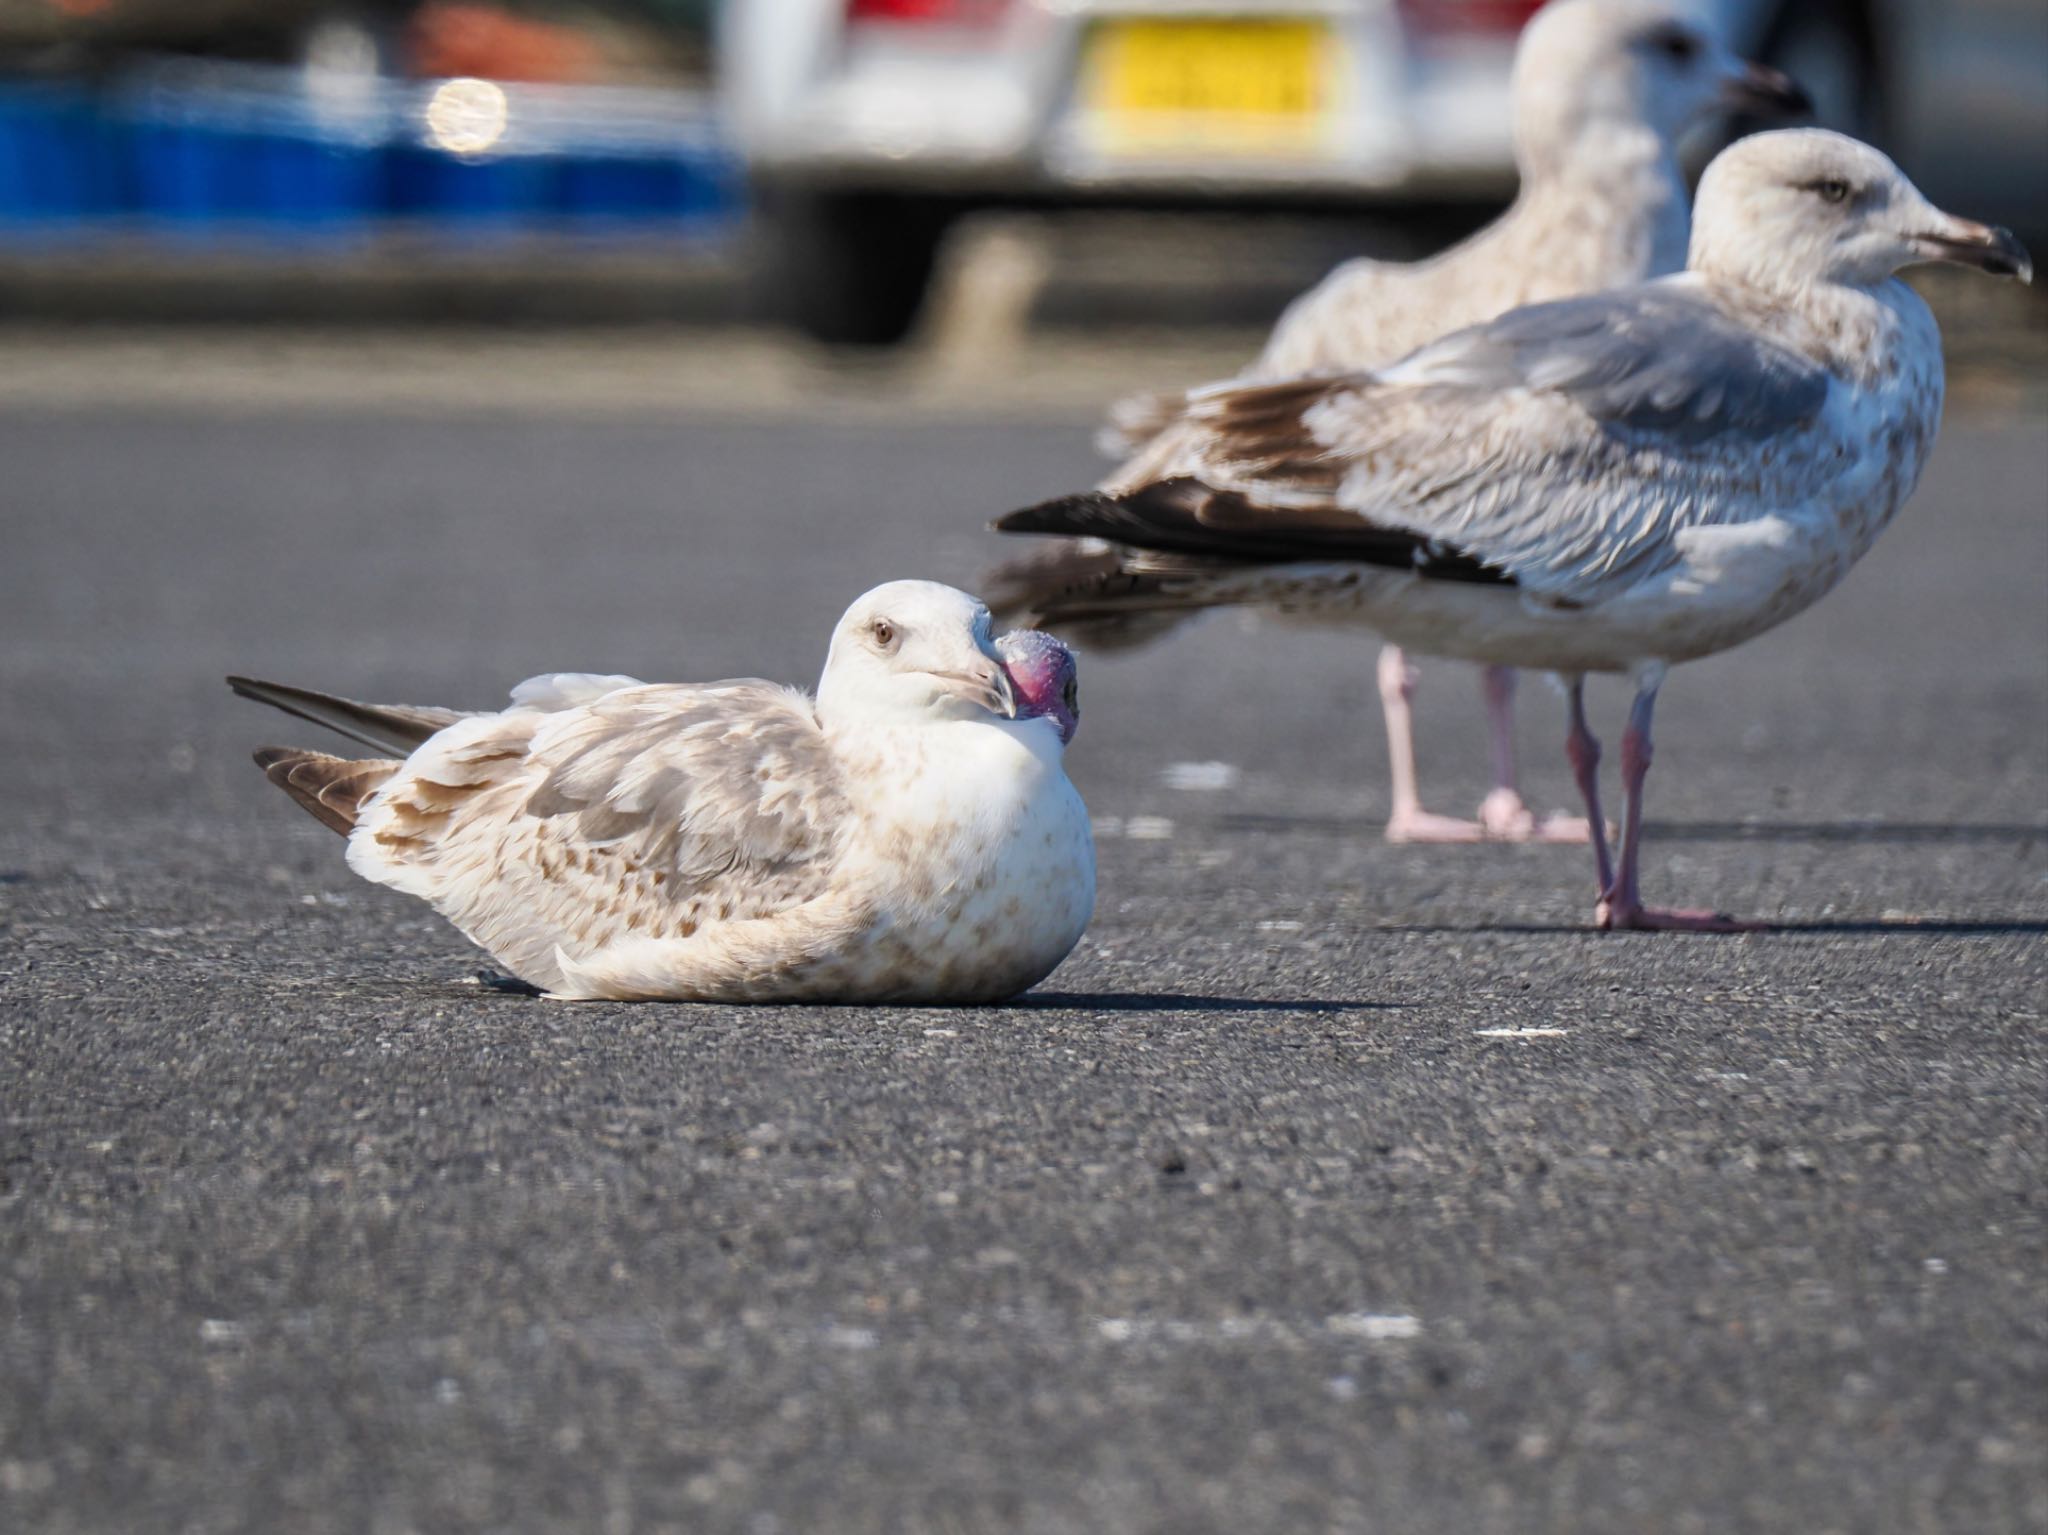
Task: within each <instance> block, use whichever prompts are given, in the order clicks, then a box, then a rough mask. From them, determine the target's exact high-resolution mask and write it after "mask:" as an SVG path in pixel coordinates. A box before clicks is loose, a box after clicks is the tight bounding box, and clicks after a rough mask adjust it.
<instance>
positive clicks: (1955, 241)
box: [1913, 214, 2034, 283]
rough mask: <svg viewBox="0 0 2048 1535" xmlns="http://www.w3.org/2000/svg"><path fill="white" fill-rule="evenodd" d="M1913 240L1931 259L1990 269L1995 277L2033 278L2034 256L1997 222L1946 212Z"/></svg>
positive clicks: (1983, 270)
mask: <svg viewBox="0 0 2048 1535" xmlns="http://www.w3.org/2000/svg"><path fill="white" fill-rule="evenodd" d="M1913 243H1914V245H1915V246H1917V247H1918V248H1919V251H1920V254H1921V255H1923V256H1925V257H1926V258H1927V259H1928V260H1929V261H1953V262H1955V263H1956V264H1957V265H1959V266H1973V267H1975V268H1977V270H1978V271H1980V272H1989V273H1990V274H1991V275H1992V276H1993V277H2017V278H2018V279H2019V280H2020V281H2021V282H2024V283H2030V282H2032V281H2033V280H2034V258H2033V257H2032V256H2029V255H2028V254H2027V248H2026V247H2025V246H2024V245H2022V244H2020V242H2019V241H2018V240H2017V239H2016V238H2015V237H2014V236H2013V232H2012V231H2011V230H2010V229H2000V228H1999V227H1998V226H1997V225H1996V224H1979V223H1975V222H1973V221H1972V220H1970V219H1958V218H1950V217H1948V216H1947V215H1945V214H1944V215H1942V216H1941V221H1940V223H1939V224H1938V225H1936V227H1935V228H1933V229H1931V230H1927V231H1925V232H1924V233H1921V234H1917V235H1915V236H1914V237H1913Z"/></svg>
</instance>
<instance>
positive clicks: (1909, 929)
mask: <svg viewBox="0 0 2048 1535" xmlns="http://www.w3.org/2000/svg"><path fill="white" fill-rule="evenodd" d="M1372 931H1373V932H1376V933H1415V934H1452V933H1463V934H1467V935H1470V934H1474V933H1513V934H1519V935H1524V936H1529V935H1540V936H1569V935H1582V936H1586V937H1600V938H1627V937H1631V936H1642V937H1649V936H1655V937H1659V938H1665V937H1669V936H1672V935H1669V934H1662V933H1659V934H1655V935H1651V934H1640V935H1631V934H1627V933H1605V932H1602V931H1601V930H1600V929H1599V928H1596V927H1594V926H1592V925H1591V924H1590V923H1584V922H1579V923H1572V922H1390V923H1387V924H1386V925H1385V926H1382V927H1375V928H1373V929H1372ZM1801 933H1811V934H1835V935H1838V936H1844V935H1846V936H1855V935H1858V934H1864V935H1882V936H1885V937H1919V938H1994V937H1999V936H2004V935H2012V934H2048V921H2032V920H2027V919H2022V918H2009V919H2008V918H1996V917H1994V918H1983V919H1967V920H1963V919H1952V918H1945V917H1925V918H1921V917H1893V918H1883V917H1868V918H1862V917H1858V918H1844V919H1841V920H1833V919H1820V920H1816V921H1811V922H1808V921H1801V920H1797V919H1787V920H1785V921H1781V922H1773V921H1770V920H1768V919H1756V920H1755V923H1754V925H1753V926H1751V927H1746V928H1743V929H1742V930H1741V931H1739V932H1733V933H1694V934H1690V935H1686V934H1680V935H1677V936H1680V937H1685V936H1691V937H1695V938H1743V937H1755V936H1758V935H1764V936H1769V935H1771V934H1780V935H1785V936H1797V935H1798V934H1801Z"/></svg>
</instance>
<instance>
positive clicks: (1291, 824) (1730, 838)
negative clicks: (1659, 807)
mask: <svg viewBox="0 0 2048 1535" xmlns="http://www.w3.org/2000/svg"><path fill="white" fill-rule="evenodd" d="M1214 824H1215V826H1216V829H1217V830H1219V831H1270V832H1305V833H1308V834H1311V835H1314V836H1332V835H1355V834H1358V833H1361V832H1377V831H1378V830H1379V824H1378V822H1377V821H1375V820H1374V819H1373V818H1372V817H1370V816H1367V815H1358V816H1317V815H1270V814H1263V813H1260V812H1257V811H1243V812H1235V811H1233V812H1229V813H1226V814H1224V815H1220V816H1218V817H1217V818H1216V820H1215V823H1214ZM1643 836H1644V838H1645V839H1646V840H1648V841H1651V842H1879V843H1882V842H2024V841H2027V840H2029V839H2032V838H2037V837H2048V826H2030V825H2027V824H2026V823H2024V822H2017V821H2015V822H1997V821H1992V822H1981V821H1979V822H1971V821H1947V822H1943V821H1645V822H1644V823H1643ZM1462 845H1467V846H1472V847H1485V846H1490V845H1491V844H1488V843H1479V842H1475V843H1470V844H1462ZM1559 845H1560V846H1562V845H1564V844H1559Z"/></svg>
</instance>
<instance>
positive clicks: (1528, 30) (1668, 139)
mask: <svg viewBox="0 0 2048 1535" xmlns="http://www.w3.org/2000/svg"><path fill="white" fill-rule="evenodd" d="M1514 110H1515V137H1516V142H1517V144H1518V145H1519V146H1520V148H1521V149H1522V151H1523V153H1524V154H1525V155H1529V156H1534V157H1537V158H1539V159H1541V158H1544V157H1546V156H1565V155H1582V154H1587V153H1592V154H1597V153H1598V152H1599V150H1600V148H1601V146H1602V143H1603V141H1605V140H1611V139H1612V136H1613V135H1614V134H1615V133H1616V132H1617V131H1621V132H1627V131H1628V130H1639V129H1643V128H1647V129H1649V130H1650V131H1651V132H1653V133H1655V134H1656V135H1657V136H1658V137H1659V138H1661V139H1662V140H1663V141H1664V142H1665V144H1666V145H1667V146H1669V145H1670V144H1671V143H1672V142H1673V141H1674V140H1676V139H1677V137H1678V136H1679V135H1680V134H1681V133H1683V132H1684V131H1685V130H1686V129H1687V128H1689V127H1690V126H1692V124H1694V123H1696V122H1698V121H1700V120H1702V119H1703V118H1707V117H1710V116H1713V115H1715V114H1717V113H1723V112H1747V113H1753V114H1755V115H1757V116H1759V117H1775V118H1784V117H1792V116H1798V115H1800V114H1803V113H1806V112H1810V111H1812V110H1813V102H1812V100H1811V98H1809V97H1808V96H1807V94H1806V92H1805V91H1803V90H1802V89H1800V87H1799V86H1798V85H1797V84H1795V83H1794V82H1793V81H1792V80H1791V79H1790V77H1788V76H1786V75H1783V74H1780V73H1779V72H1778V71H1777V70H1775V69H1767V68H1765V67H1764V66H1763V65H1761V64H1752V63H1749V62H1748V61H1747V60H1744V59H1742V58H1740V57H1738V56H1737V55H1736V54H1735V53H1734V52H1733V51H1732V50H1731V49H1730V48H1729V47H1728V44H1727V43H1726V42H1725V41H1723V40H1722V38H1721V37H1720V36H1719V35H1718V34H1717V33H1715V32H1714V31H1713V30H1712V29H1711V28H1709V27H1707V26H1706V25H1704V24H1703V23H1702V22H1701V20H1700V18H1699V14H1698V9H1697V7H1694V6H1687V5H1685V4H1682V3H1679V0H1552V3H1551V4H1549V5H1546V6H1545V7H1543V9H1542V10H1540V11H1538V12H1537V13H1536V15H1535V17H1534V18H1533V19H1532V20H1531V21H1530V22H1529V25H1528V26H1527V27H1525V28H1524V29H1523V31H1522V38H1521V42H1520V44H1519V46H1518V47H1517V48H1516V50H1515V72H1514Z"/></svg>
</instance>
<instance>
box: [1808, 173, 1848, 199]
mask: <svg viewBox="0 0 2048 1535" xmlns="http://www.w3.org/2000/svg"><path fill="white" fill-rule="evenodd" d="M1813 195H1814V196H1815V197H1818V198H1819V199H1820V200H1821V201H1822V202H1824V203H1845V202H1847V201H1848V200H1849V183H1848V182H1846V181H1842V180H1840V179H1838V178H1836V177H1834V176H1830V177H1828V178H1827V180H1825V181H1816V182H1815V183H1814V184H1813Z"/></svg>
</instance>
